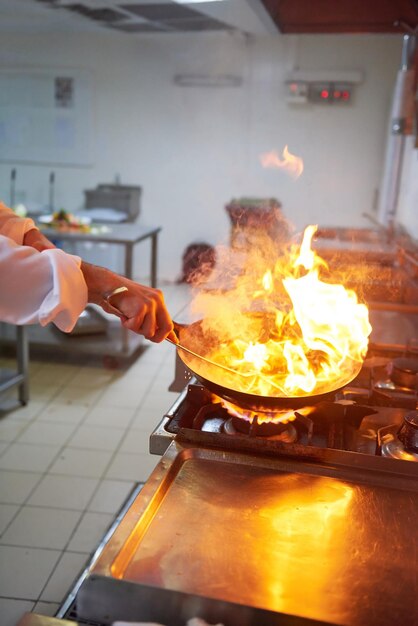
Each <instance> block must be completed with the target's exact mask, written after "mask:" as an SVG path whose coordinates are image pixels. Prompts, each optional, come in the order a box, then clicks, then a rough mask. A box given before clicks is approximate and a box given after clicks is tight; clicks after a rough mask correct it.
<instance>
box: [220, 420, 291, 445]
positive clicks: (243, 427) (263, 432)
mask: <svg viewBox="0 0 418 626" xmlns="http://www.w3.org/2000/svg"><path fill="white" fill-rule="evenodd" d="M223 432H224V433H226V434H227V435H239V434H248V435H249V436H253V437H267V438H269V439H274V440H276V441H282V442H284V443H294V442H295V441H296V440H297V437H298V433H297V430H296V428H295V427H294V426H293V424H291V423H290V422H287V423H284V422H261V423H259V422H258V420H257V419H255V420H253V421H252V422H249V421H248V420H244V419H242V418H240V417H236V416H231V417H230V418H229V419H227V420H226V421H225V422H224V423H223Z"/></svg>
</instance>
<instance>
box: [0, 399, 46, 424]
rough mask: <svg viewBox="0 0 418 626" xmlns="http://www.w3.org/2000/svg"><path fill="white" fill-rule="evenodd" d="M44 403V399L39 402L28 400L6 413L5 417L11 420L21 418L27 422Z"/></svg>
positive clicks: (37, 412)
mask: <svg viewBox="0 0 418 626" xmlns="http://www.w3.org/2000/svg"><path fill="white" fill-rule="evenodd" d="M29 393H30V392H29ZM45 404H46V401H45V400H44V401H41V402H40V401H37V400H33V399H32V400H29V403H28V404H27V405H26V406H19V407H18V408H16V409H15V410H14V411H10V413H7V417H9V418H13V420H23V421H25V422H28V421H30V420H32V419H33V418H34V417H36V416H37V415H38V414H39V412H40V411H41V410H42V409H43V408H44V407H45ZM0 413H1V412H0Z"/></svg>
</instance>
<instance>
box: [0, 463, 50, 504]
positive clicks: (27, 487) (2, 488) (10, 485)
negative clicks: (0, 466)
mask: <svg viewBox="0 0 418 626" xmlns="http://www.w3.org/2000/svg"><path fill="white" fill-rule="evenodd" d="M41 476H42V474H38V473H35V472H9V471H6V470H3V471H0V502H2V503H5V504H22V503H23V502H24V501H25V500H26V499H27V497H28V496H29V494H30V493H31V492H32V490H33V488H34V487H35V485H36V484H37V483H38V482H39V479H40V478H41Z"/></svg>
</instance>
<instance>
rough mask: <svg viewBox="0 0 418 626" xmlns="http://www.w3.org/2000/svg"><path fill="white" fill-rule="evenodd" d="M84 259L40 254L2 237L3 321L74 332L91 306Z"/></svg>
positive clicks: (0, 308)
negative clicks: (81, 317)
mask: <svg viewBox="0 0 418 626" xmlns="http://www.w3.org/2000/svg"><path fill="white" fill-rule="evenodd" d="M80 265H81V259H80V258H79V257H76V256H73V255H71V254H67V253H66V252H64V251H63V250H58V249H53V250H44V251H43V252H38V251H37V250H34V249H33V248H30V247H29V246H19V245H17V244H16V243H15V242H14V241H12V240H11V239H9V238H8V237H5V236H4V235H0V320H1V321H3V322H9V323H11V324H19V325H23V324H36V323H39V324H41V325H42V326H46V324H48V323H49V322H54V324H55V325H56V326H58V328H59V329H60V330H62V331H64V332H70V331H71V330H72V329H73V328H74V326H75V323H76V322H77V318H78V316H79V315H80V313H81V312H82V311H83V309H84V308H85V306H86V304H87V285H86V282H85V280H84V276H83V273H82V271H81V269H80Z"/></svg>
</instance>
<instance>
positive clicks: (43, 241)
mask: <svg viewBox="0 0 418 626" xmlns="http://www.w3.org/2000/svg"><path fill="white" fill-rule="evenodd" d="M23 245H24V246H30V247H31V248H35V250H38V252H42V250H51V249H52V248H55V246H54V244H53V243H52V241H49V239H47V238H46V237H45V235H44V234H43V233H41V231H40V230H39V229H38V228H32V229H31V230H28V231H27V232H26V233H25V236H24V238H23Z"/></svg>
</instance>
